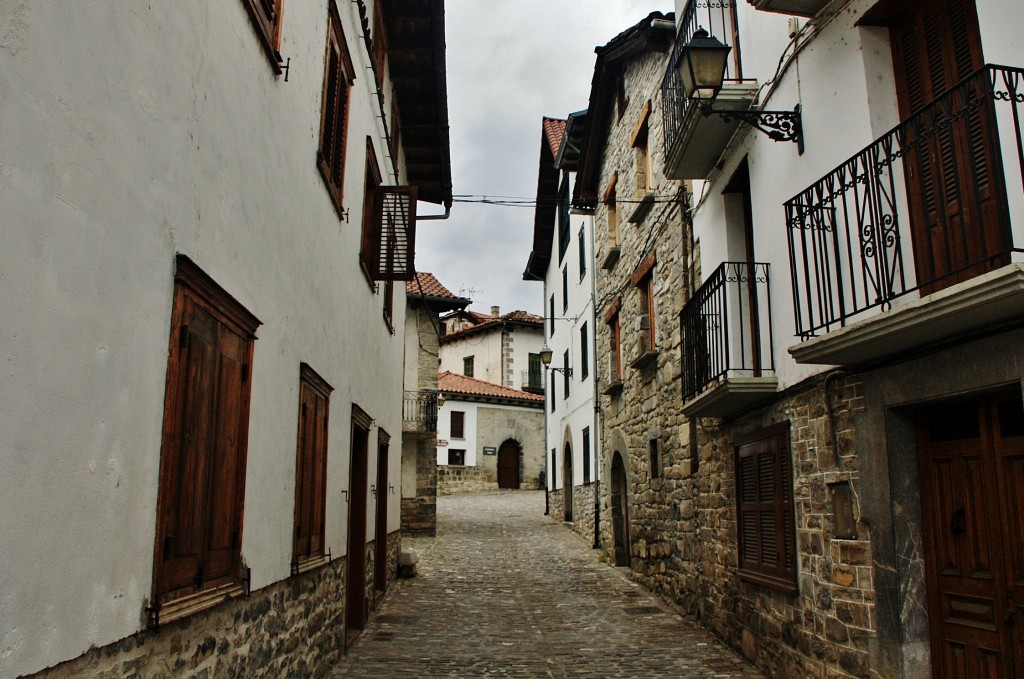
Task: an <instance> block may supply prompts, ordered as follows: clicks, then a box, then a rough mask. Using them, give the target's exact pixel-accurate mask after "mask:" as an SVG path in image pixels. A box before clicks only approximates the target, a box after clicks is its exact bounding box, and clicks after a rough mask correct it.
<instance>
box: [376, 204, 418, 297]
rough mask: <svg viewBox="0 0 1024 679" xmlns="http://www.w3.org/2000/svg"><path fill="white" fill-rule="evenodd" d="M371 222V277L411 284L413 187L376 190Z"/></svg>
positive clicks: (413, 220)
mask: <svg viewBox="0 0 1024 679" xmlns="http://www.w3.org/2000/svg"><path fill="white" fill-rule="evenodd" d="M373 220H374V221H373V250H372V257H371V259H370V262H369V269H370V276H371V277H372V278H373V279H374V280H378V281H411V280H412V279H413V277H414V276H415V275H416V271H415V262H414V258H415V251H416V187H415V186H381V187H378V189H377V192H376V196H375V200H374V217H373Z"/></svg>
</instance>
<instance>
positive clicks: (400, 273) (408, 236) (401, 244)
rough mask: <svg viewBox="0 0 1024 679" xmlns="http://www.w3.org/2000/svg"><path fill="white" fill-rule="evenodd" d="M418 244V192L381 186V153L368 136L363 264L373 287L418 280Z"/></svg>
mask: <svg viewBox="0 0 1024 679" xmlns="http://www.w3.org/2000/svg"><path fill="white" fill-rule="evenodd" d="M415 241H416V189H415V187H409V186H382V185H381V174H380V165H379V164H378V163H377V153H376V151H375V150H374V147H373V139H372V138H371V137H369V136H367V137H366V174H365V180H364V185H363V227H362V233H361V237H360V243H359V264H360V266H361V268H362V270H363V273H364V274H365V275H366V278H367V280H368V281H369V282H370V284H371V286H372V285H373V281H389V282H390V281H395V280H412V279H413V278H414V277H415V267H414V265H413V257H414V250H415ZM388 327H389V328H390V327H391V325H390V323H389V324H388Z"/></svg>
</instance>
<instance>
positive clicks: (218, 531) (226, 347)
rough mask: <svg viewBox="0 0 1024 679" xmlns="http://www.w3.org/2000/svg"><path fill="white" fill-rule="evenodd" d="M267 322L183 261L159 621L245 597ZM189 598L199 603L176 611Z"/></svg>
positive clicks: (164, 473) (162, 500)
mask: <svg viewBox="0 0 1024 679" xmlns="http://www.w3.org/2000/svg"><path fill="white" fill-rule="evenodd" d="M259 325H260V322H259V320H257V319H256V317H255V316H253V315H252V314H250V313H249V312H248V311H247V310H246V309H245V308H244V307H242V305H240V304H239V303H238V302H237V301H235V299H234V298H232V297H231V296H230V295H229V294H228V293H227V292H225V291H224V290H223V289H222V288H221V287H220V286H218V285H217V284H216V283H215V282H213V280H212V279H210V277H209V276H207V275H206V274H205V273H204V272H203V271H202V270H200V269H199V267H198V266H196V265H195V264H194V263H193V262H192V261H191V260H190V259H188V258H187V257H184V256H179V257H178V260H177V267H176V273H175V288H174V301H173V308H172V316H171V338H170V349H169V357H168V363H167V386H166V393H165V397H164V423H163V436H162V442H161V449H160V481H159V497H158V503H157V533H156V545H155V550H154V551H155V555H154V566H153V595H154V596H153V599H154V606H153V609H152V610H153V611H155V612H156V613H157V617H156V619H157V620H158V621H163V622H168V621H170V620H172V619H175V618H176V617H181V616H182V615H184V614H186V613H187V612H192V611H193V610H195V609H196V608H197V606H196V605H195V603H194V599H195V596H193V595H197V594H202V593H204V592H205V591H208V590H217V591H218V592H221V593H222V594H223V596H220V597H219V598H217V599H216V600H212V603H217V602H218V601H220V600H223V598H224V597H225V596H228V595H230V594H231V593H232V592H234V593H241V589H240V586H239V581H240V569H241V545H242V509H243V505H244V497H245V464H246V448H247V442H248V433H249V426H248V425H249V392H250V371H251V369H250V366H251V365H252V354H253V343H254V340H255V339H256V338H255V332H256V328H257V327H258V326H259ZM233 588H234V589H233ZM182 601H189V602H191V604H190V605H189V606H183V605H178V606H177V607H176V606H173V605H171V604H172V602H182ZM212 603H211V605H212ZM186 609H187V610H186Z"/></svg>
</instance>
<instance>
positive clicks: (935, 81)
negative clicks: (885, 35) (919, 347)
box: [889, 0, 1009, 294]
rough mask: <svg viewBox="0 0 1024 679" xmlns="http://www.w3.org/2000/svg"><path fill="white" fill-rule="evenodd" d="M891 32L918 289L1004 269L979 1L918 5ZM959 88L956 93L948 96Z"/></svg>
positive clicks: (1000, 193) (932, 0)
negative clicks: (978, 72) (983, 71)
mask: <svg viewBox="0 0 1024 679" xmlns="http://www.w3.org/2000/svg"><path fill="white" fill-rule="evenodd" d="M907 5H909V6H908V7H907V8H906V9H905V10H901V12H900V13H899V15H898V16H897V17H896V18H895V19H893V20H892V21H891V22H890V23H889V26H890V32H891V41H892V51H893V66H894V69H895V77H896V90H897V95H898V99H899V107H900V119H901V120H903V121H904V123H903V129H904V136H903V137H902V138H901V139H900V145H901V146H902V148H903V150H904V153H905V155H904V163H905V166H904V167H905V170H906V181H907V193H908V198H909V203H910V212H911V214H910V218H911V231H912V238H913V248H914V261H915V264H916V274H917V280H918V284H919V285H920V286H921V288H922V291H923V292H924V293H925V294H927V293H930V292H934V291H936V290H939V289H942V288H944V287H948V286H950V285H953V284H954V283H958V282H960V281H964V280H967V279H969V278H972V277H974V276H978V275H980V274H982V273H985V272H986V271H990V270H992V269H995V268H998V267H999V266H1002V265H1004V264H1006V262H1007V261H1008V260H1007V255H1006V251H1007V250H1008V249H1009V245H1008V243H1009V235H1008V233H1007V225H1008V221H1007V220H1006V218H1005V215H1006V214H1007V209H1006V195H1005V182H1004V181H1003V179H1002V166H1001V163H1000V159H999V145H998V141H997V139H996V136H995V135H996V125H995V117H994V115H995V113H994V106H993V100H992V97H991V96H990V91H991V87H990V84H989V80H988V74H986V73H982V74H980V76H979V77H977V78H974V79H971V80H969V81H968V80H967V79H968V77H969V76H970V75H971V74H972V73H974V72H976V71H977V70H978V69H980V68H981V67H982V66H983V65H984V60H983V58H982V50H981V36H980V32H979V29H978V18H977V12H976V10H975V4H974V0H918V1H917V2H913V3H907ZM958 84H960V86H959V87H957V88H956V89H955V90H953V91H950V89H951V88H953V87H954V86H956V85H958Z"/></svg>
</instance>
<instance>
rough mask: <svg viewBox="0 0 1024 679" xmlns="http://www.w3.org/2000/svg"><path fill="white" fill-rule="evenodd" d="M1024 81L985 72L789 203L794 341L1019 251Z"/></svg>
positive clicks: (995, 70) (1014, 71)
mask: <svg viewBox="0 0 1024 679" xmlns="http://www.w3.org/2000/svg"><path fill="white" fill-rule="evenodd" d="M1022 76H1024V70H1022V69H1019V68H1009V67H1004V66H986V67H984V68H983V69H981V70H979V71H978V72H976V73H975V74H973V75H972V76H970V77H968V78H967V79H965V80H964V81H962V82H961V83H959V84H958V85H956V86H954V87H952V88H951V89H949V90H948V91H946V92H945V93H944V94H942V95H941V96H939V97H938V98H936V99H935V100H934V101H932V102H931V103H929V104H927V105H925V106H923V107H922V108H920V109H919V110H918V111H916V112H915V113H913V114H912V115H911V116H910V117H909V118H908V119H907V120H905V121H904V122H902V123H900V124H899V125H898V126H897V127H895V128H893V129H892V130H891V131H890V132H888V133H887V134H885V135H884V136H882V137H881V138H879V139H878V140H876V141H875V142H874V143H872V144H871V145H870V146H868V147H867V148H865V149H864V150H862V151H861V152H860V153H858V154H857V155H855V156H854V157H852V158H850V159H849V160H847V161H846V162H844V163H843V164H842V165H840V166H839V167H837V168H836V169H835V170H833V171H832V172H831V173H829V174H828V175H826V176H825V177H823V178H822V179H821V180H819V181H818V182H817V183H815V184H814V185H813V186H811V187H809V188H808V189H806V190H805V191H803V192H802V193H800V194H799V195H798V196H796V197H794V198H792V199H791V200H789V201H787V202H786V203H785V210H786V223H787V227H788V228H787V231H788V234H789V258H790V265H791V272H792V276H793V280H792V284H793V296H794V305H795V312H796V313H795V315H796V332H797V335H798V336H799V337H801V338H803V339H808V338H810V337H813V336H815V335H817V334H819V333H821V332H829V331H831V330H833V329H836V328H839V327H844V326H846V325H847V324H849V323H850V322H852V321H855V320H859V318H858V315H861V317H863V315H864V312H868V311H871V310H878V309H883V310H884V309H888V308H890V307H891V306H892V305H893V302H894V300H897V299H899V298H901V297H903V296H905V295H908V294H909V293H913V292H918V291H919V292H920V293H921V294H925V295H926V294H930V293H932V292H935V291H937V290H940V289H943V288H945V287H948V286H950V285H953V284H955V283H959V282H962V281H965V280H968V279H971V278H974V277H976V276H978V275H980V274H982V273H985V272H987V271H991V270H993V269H996V268H998V267H1000V266H1003V265H1005V264H1007V263H1009V262H1010V261H1011V257H1012V256H1013V253H1020V252H1024V250H1022V249H1021V248H1020V247H1019V246H1018V247H1015V246H1014V243H1013V236H1012V231H1011V223H1012V222H1013V221H1016V222H1017V223H1018V224H1019V223H1021V221H1022V217H1024V215H1022V214H1020V213H1021V212H1022V207H1021V202H1022V199H1024V181H1022V177H1024V147H1022V144H1021V114H1022V111H1021V106H1022V104H1024V87H1022V86H1024V81H1022ZM1008 196H1009V197H1010V198H1012V200H1010V199H1008ZM1014 212H1017V213H1018V214H1016V216H1015V218H1011V217H1012V215H1013V213H1014ZM1018 241H1019V237H1018Z"/></svg>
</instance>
